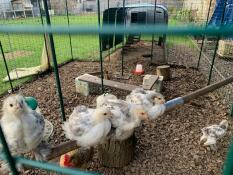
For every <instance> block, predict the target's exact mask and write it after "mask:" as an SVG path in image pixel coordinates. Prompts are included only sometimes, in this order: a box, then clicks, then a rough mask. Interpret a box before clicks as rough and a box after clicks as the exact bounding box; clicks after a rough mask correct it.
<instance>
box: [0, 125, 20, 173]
mask: <svg viewBox="0 0 233 175" xmlns="http://www.w3.org/2000/svg"><path fill="white" fill-rule="evenodd" d="M0 141H1V143H2V146H3V147H2V148H3V149H2V150H3V151H2V152H3V154H4V155H5V158H6V160H7V162H8V164H9V167H10V170H11V172H12V174H13V175H19V172H18V170H17V168H16V163H15V160H14V158H13V157H12V156H11V152H10V150H9V148H8V145H7V143H6V140H5V137H4V134H3V131H2V127H1V126H0Z"/></svg>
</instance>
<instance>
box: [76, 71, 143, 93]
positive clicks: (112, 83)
mask: <svg viewBox="0 0 233 175" xmlns="http://www.w3.org/2000/svg"><path fill="white" fill-rule="evenodd" d="M78 80H79V81H84V82H88V83H94V84H99V85H100V84H101V79H100V78H99V77H96V76H93V75H89V74H84V75H81V76H79V77H78ZM104 86H108V87H113V88H117V89H122V90H125V91H132V90H134V89H136V88H139V86H135V85H130V84H125V83H120V82H117V81H112V80H106V79H104Z"/></svg>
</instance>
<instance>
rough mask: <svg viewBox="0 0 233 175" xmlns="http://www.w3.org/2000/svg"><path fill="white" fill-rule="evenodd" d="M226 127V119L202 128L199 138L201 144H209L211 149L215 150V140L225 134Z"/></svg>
mask: <svg viewBox="0 0 233 175" xmlns="http://www.w3.org/2000/svg"><path fill="white" fill-rule="evenodd" d="M227 128H228V121H227V120H222V121H221V122H220V124H219V125H211V126H208V127H205V128H202V129H201V131H202V136H201V138H200V142H201V144H203V143H204V146H210V148H211V149H212V150H216V149H217V146H216V143H217V140H219V139H221V138H222V137H223V136H224V135H225V134H226V131H227Z"/></svg>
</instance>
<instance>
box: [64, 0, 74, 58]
mask: <svg viewBox="0 0 233 175" xmlns="http://www.w3.org/2000/svg"><path fill="white" fill-rule="evenodd" d="M65 3H66V18H67V24H68V27H70V18H69V9H68V4H67V0H66V1H65ZM69 42H70V54H71V58H72V60H73V59H74V55H73V48H72V40H71V35H70V33H69Z"/></svg>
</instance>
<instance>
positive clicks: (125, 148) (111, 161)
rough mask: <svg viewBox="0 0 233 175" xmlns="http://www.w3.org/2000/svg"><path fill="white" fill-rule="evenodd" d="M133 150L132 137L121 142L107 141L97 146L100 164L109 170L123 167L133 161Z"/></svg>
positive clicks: (133, 141) (133, 139)
mask: <svg viewBox="0 0 233 175" xmlns="http://www.w3.org/2000/svg"><path fill="white" fill-rule="evenodd" d="M134 149H135V136H134V135H132V136H131V137H129V138H128V139H126V140H123V141H117V140H115V139H109V140H107V141H106V142H105V143H103V144H101V145H99V146H98V156H99V159H100V163H101V164H102V165H103V166H106V167H110V168H119V167H124V166H126V165H128V164H129V163H130V162H131V160H132V159H133V156H134Z"/></svg>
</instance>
